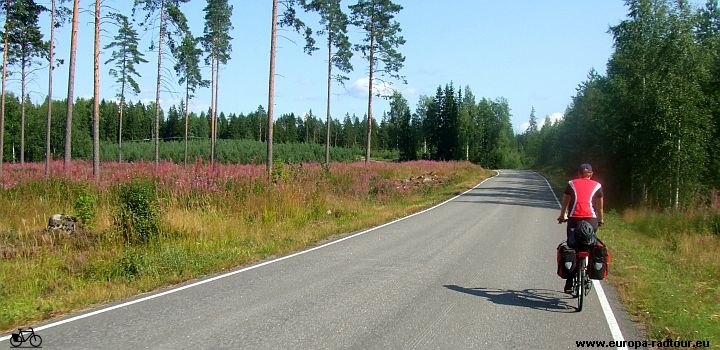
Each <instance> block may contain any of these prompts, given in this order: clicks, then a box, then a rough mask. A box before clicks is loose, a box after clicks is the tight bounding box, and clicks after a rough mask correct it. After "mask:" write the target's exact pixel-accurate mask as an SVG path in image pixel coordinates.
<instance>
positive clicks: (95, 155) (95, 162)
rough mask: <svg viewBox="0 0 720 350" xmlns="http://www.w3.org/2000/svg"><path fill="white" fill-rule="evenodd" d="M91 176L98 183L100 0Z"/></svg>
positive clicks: (97, 12)
mask: <svg viewBox="0 0 720 350" xmlns="http://www.w3.org/2000/svg"><path fill="white" fill-rule="evenodd" d="M93 57H94V59H93V61H94V62H93V63H94V64H93V78H94V84H93V85H94V89H93V126H92V128H93V131H92V133H93V175H95V181H97V182H99V181H100V0H95V50H94V55H93Z"/></svg>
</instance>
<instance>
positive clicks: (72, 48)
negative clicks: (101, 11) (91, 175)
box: [63, 0, 80, 173]
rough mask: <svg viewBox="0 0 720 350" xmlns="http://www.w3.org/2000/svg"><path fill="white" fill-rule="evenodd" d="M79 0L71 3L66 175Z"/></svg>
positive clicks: (69, 153)
mask: <svg viewBox="0 0 720 350" xmlns="http://www.w3.org/2000/svg"><path fill="white" fill-rule="evenodd" d="M79 4H80V0H74V1H73V18H72V34H71V35H70V67H69V69H68V93H67V108H66V110H65V159H64V162H63V171H64V172H66V173H67V171H68V167H69V166H70V160H71V159H72V114H73V103H74V102H75V101H73V93H74V91H75V57H76V56H77V55H76V53H77V32H78V16H79V9H78V7H79Z"/></svg>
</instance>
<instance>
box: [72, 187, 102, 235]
mask: <svg viewBox="0 0 720 350" xmlns="http://www.w3.org/2000/svg"><path fill="white" fill-rule="evenodd" d="M73 209H74V210H75V218H76V219H78V221H79V222H80V224H82V225H83V226H85V227H87V226H90V225H92V224H93V223H94V221H95V216H96V214H97V198H96V197H95V196H93V195H91V194H87V193H81V194H80V195H78V196H77V197H75V200H73Z"/></svg>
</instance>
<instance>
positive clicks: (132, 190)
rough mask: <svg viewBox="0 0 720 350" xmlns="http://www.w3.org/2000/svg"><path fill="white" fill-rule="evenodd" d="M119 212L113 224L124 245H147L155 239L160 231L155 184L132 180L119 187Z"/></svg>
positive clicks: (147, 181)
mask: <svg viewBox="0 0 720 350" xmlns="http://www.w3.org/2000/svg"><path fill="white" fill-rule="evenodd" d="M118 199H119V211H118V213H117V215H116V216H115V224H116V226H117V227H118V229H120V231H121V232H122V234H123V238H124V239H125V244H131V245H132V244H136V243H147V242H149V241H150V240H151V239H152V238H154V237H157V236H158V233H159V229H160V216H159V215H158V211H159V208H158V195H157V189H156V187H155V183H154V182H152V181H149V180H134V181H132V182H130V183H127V184H122V185H120V188H119V193H118Z"/></svg>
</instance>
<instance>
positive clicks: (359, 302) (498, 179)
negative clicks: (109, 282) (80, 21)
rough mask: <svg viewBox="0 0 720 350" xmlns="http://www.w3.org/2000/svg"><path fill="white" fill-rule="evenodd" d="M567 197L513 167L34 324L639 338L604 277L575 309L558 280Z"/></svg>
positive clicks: (355, 335) (537, 341) (432, 336)
mask: <svg viewBox="0 0 720 350" xmlns="http://www.w3.org/2000/svg"><path fill="white" fill-rule="evenodd" d="M558 210H559V206H558V202H557V199H556V198H555V196H554V195H553V193H552V191H551V190H550V188H549V186H548V184H547V182H546V181H545V179H544V178H542V177H541V176H539V175H537V174H535V173H533V172H529V171H511V170H503V171H500V172H499V175H498V176H495V177H493V178H490V179H488V180H486V181H484V182H483V183H481V184H479V185H478V186H477V187H476V188H474V189H472V190H470V191H468V192H466V193H464V194H463V195H461V196H458V197H456V198H454V199H452V200H450V201H448V202H446V203H444V204H442V205H439V206H437V207H434V208H432V209H430V210H427V211H424V212H422V213H419V214H416V215H413V216H411V217H408V218H404V219H401V220H398V221H395V222H392V223H389V224H387V225H383V226H381V227H378V228H374V229H371V230H368V231H364V232H358V233H355V234H352V235H348V236H345V237H344V238H342V239H340V240H336V241H334V242H332V243H331V244H329V245H325V246H321V247H316V248H314V249H312V250H309V251H304V252H300V253H298V254H294V255H291V256H286V257H283V258H280V259H279V260H274V261H267V262H264V263H261V264H257V265H254V266H250V267H245V268H243V269H238V270H236V271H233V272H231V273H229V274H223V275H217V276H212V277H208V278H205V279H202V280H199V281H193V282H190V283H188V284H185V285H182V286H178V287H179V288H180V289H177V288H176V289H170V290H165V291H163V292H159V293H155V294H149V295H143V296H138V297H137V298H134V299H131V300H126V301H123V302H119V303H116V304H112V305H107V306H104V307H103V308H98V309H96V310H91V311H92V313H90V312H86V313H82V314H76V315H69V316H68V317H66V318H65V319H63V320H60V321H59V322H58V320H55V321H53V322H52V323H50V322H48V323H46V324H41V325H35V329H36V332H37V334H39V335H41V336H42V338H43V343H42V348H44V349H142V348H148V349H185V348H193V349H218V348H233V349H508V348H522V349H563V348H573V349H574V348H576V347H577V345H576V341H583V340H599V341H607V342H609V341H611V340H613V339H616V340H619V339H625V340H643V339H644V335H643V334H642V332H641V331H639V330H638V327H637V325H635V324H633V323H632V322H631V321H629V317H628V315H627V314H626V313H625V312H624V310H623V308H622V306H621V305H620V304H619V303H618V302H617V300H616V297H615V294H614V291H613V290H612V288H610V287H609V286H608V285H607V284H606V283H605V282H602V283H600V284H596V286H597V285H601V286H602V287H601V288H602V291H599V290H598V289H597V288H594V289H593V291H592V294H591V296H590V297H589V298H588V299H586V304H585V306H584V308H583V311H582V312H579V313H578V312H576V310H575V306H576V301H575V299H572V298H571V297H570V296H568V295H566V294H564V293H562V291H561V289H562V286H563V281H562V280H561V279H560V278H559V277H557V276H556V275H555V248H556V246H557V245H558V243H559V242H560V241H561V240H563V239H564V226H561V225H558V224H557V223H556V222H555V218H556V217H557V213H558ZM611 273H612V270H611ZM599 292H601V293H599ZM599 294H603V295H606V296H607V299H605V298H599V297H598V295H599ZM606 300H607V302H606ZM603 305H605V307H603ZM7 338H8V337H7V335H5V336H4V337H3V338H0V339H1V340H2V342H0V344H2V345H0V347H2V346H5V347H6V348H9V342H8V340H7Z"/></svg>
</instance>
